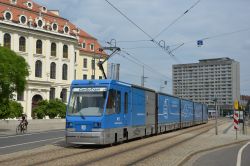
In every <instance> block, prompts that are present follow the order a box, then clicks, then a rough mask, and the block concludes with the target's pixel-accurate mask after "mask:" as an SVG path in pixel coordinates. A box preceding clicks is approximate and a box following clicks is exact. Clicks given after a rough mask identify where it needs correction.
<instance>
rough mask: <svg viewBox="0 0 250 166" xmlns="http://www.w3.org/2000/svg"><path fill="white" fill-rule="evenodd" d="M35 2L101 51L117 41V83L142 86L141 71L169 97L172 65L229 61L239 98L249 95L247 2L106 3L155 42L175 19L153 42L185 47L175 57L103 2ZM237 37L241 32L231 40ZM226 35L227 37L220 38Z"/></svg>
mask: <svg viewBox="0 0 250 166" xmlns="http://www.w3.org/2000/svg"><path fill="white" fill-rule="evenodd" d="M34 1H35V2H37V3H38V4H40V5H44V6H46V7H47V8H48V9H51V10H59V12H60V16H62V17H64V18H66V19H68V20H70V21H71V22H72V23H74V24H75V25H77V26H78V27H80V28H81V29H83V30H85V31H86V32H88V33H89V34H91V35H92V36H94V37H95V38H97V39H98V40H99V41H100V43H101V44H102V45H103V46H108V44H107V42H108V41H111V40H112V39H114V40H112V43H115V42H114V41H116V46H117V47H120V48H121V49H122V52H120V54H116V55H114V56H113V57H112V58H110V59H109V62H111V63H119V64H120V70H121V72H120V79H121V81H124V82H128V83H133V84H137V85H140V84H141V77H142V73H143V66H144V75H145V77H147V78H146V79H145V87H148V88H152V89H155V90H160V89H161V90H162V91H163V92H166V93H170V94H172V65H173V64H180V63H181V64H184V63H197V62H198V61H199V60H200V59H210V58H221V57H229V58H231V59H234V60H236V61H238V62H240V82H241V86H240V89H241V94H244V95H250V74H249V70H250V21H249V18H250V0H200V1H199V0H108V1H109V2H110V3H112V4H113V5H114V6H116V7H117V8H118V9H119V10H120V11H122V13H124V14H125V15H126V16H127V17H128V18H130V19H131V20H132V21H133V22H134V23H136V25H137V26H139V27H140V28H141V29H142V30H143V31H144V32H146V33H147V34H148V35H149V36H152V37H153V38H154V37H155V36H156V35H157V34H159V33H160V32H161V31H162V30H163V29H164V28H166V27H168V26H169V25H170V24H171V23H173V22H174V20H176V19H177V18H179V19H177V21H176V22H174V24H172V25H171V26H170V27H169V28H167V29H166V31H164V32H163V33H161V34H160V35H159V36H158V37H157V38H155V40H156V41H161V40H163V41H161V43H162V44H163V43H164V42H165V46H170V49H175V48H176V47H177V46H178V45H179V44H181V43H184V45H183V46H181V47H180V48H178V49H176V50H175V51H174V52H173V54H174V56H170V55H169V54H168V53H167V52H166V51H164V50H163V49H161V48H160V47H158V46H157V45H155V44H154V43H153V42H151V41H149V40H150V38H149V37H148V36H147V35H146V34H145V33H144V32H142V31H141V30H139V28H137V27H136V26H135V25H133V24H132V23H131V22H129V21H128V20H127V19H126V18H125V17H123V16H122V15H121V14H120V13H119V12H117V11H116V10H115V9H114V8H112V7H111V5H109V4H108V3H107V2H106V1H105V0H70V1H69V0H34ZM194 4H196V5H195V6H194V7H192V6H193V5H194ZM191 7H192V8H191ZM190 8H191V9H190ZM188 9H190V10H189V12H187V13H186V14H184V12H185V11H187V10H188ZM183 14H184V15H183ZM182 15H183V16H182ZM181 16H182V17H181ZM246 29H247V30H246ZM241 30H244V31H241ZM237 31H241V32H238V33H231V34H230V32H237ZM225 33H229V34H228V35H222V34H225ZM217 35H218V36H217ZM214 36H217V37H214ZM207 37H208V38H209V39H207V40H204V41H203V42H204V44H203V46H201V47H197V43H196V42H197V40H200V39H203V38H207ZM165 81H167V85H165V84H164V82H165ZM161 87H162V88H161Z"/></svg>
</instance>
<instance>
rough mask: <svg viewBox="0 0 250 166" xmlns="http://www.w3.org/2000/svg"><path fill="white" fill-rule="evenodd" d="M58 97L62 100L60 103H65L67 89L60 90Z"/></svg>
mask: <svg viewBox="0 0 250 166" xmlns="http://www.w3.org/2000/svg"><path fill="white" fill-rule="evenodd" d="M60 97H61V99H62V102H64V103H66V102H67V89H62V91H61V95H60Z"/></svg>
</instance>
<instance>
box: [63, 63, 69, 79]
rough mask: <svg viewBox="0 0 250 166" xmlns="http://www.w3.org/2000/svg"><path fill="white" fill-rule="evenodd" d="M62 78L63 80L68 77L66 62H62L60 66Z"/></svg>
mask: <svg viewBox="0 0 250 166" xmlns="http://www.w3.org/2000/svg"><path fill="white" fill-rule="evenodd" d="M62 79H63V80H67V79H68V66H67V65H66V64H63V67H62Z"/></svg>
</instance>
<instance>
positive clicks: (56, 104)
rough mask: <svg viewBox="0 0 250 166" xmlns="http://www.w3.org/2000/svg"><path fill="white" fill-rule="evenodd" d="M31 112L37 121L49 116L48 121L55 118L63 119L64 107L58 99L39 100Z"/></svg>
mask: <svg viewBox="0 0 250 166" xmlns="http://www.w3.org/2000/svg"><path fill="white" fill-rule="evenodd" d="M33 111H34V113H35V115H36V116H37V118H38V119H43V118H44V117H45V116H49V118H50V119H54V118H55V117H57V116H59V117H60V118H65V115H66V105H65V104H64V103H63V102H62V101H61V100H60V99H54V100H50V101H47V100H41V101H40V102H39V103H38V106H37V107H36V108H35V109H34V110H33Z"/></svg>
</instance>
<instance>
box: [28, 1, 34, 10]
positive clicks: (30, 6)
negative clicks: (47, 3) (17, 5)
mask: <svg viewBox="0 0 250 166" xmlns="http://www.w3.org/2000/svg"><path fill="white" fill-rule="evenodd" d="M26 5H27V7H28V8H29V9H32V8H33V3H32V2H31V1H27V2H26Z"/></svg>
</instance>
